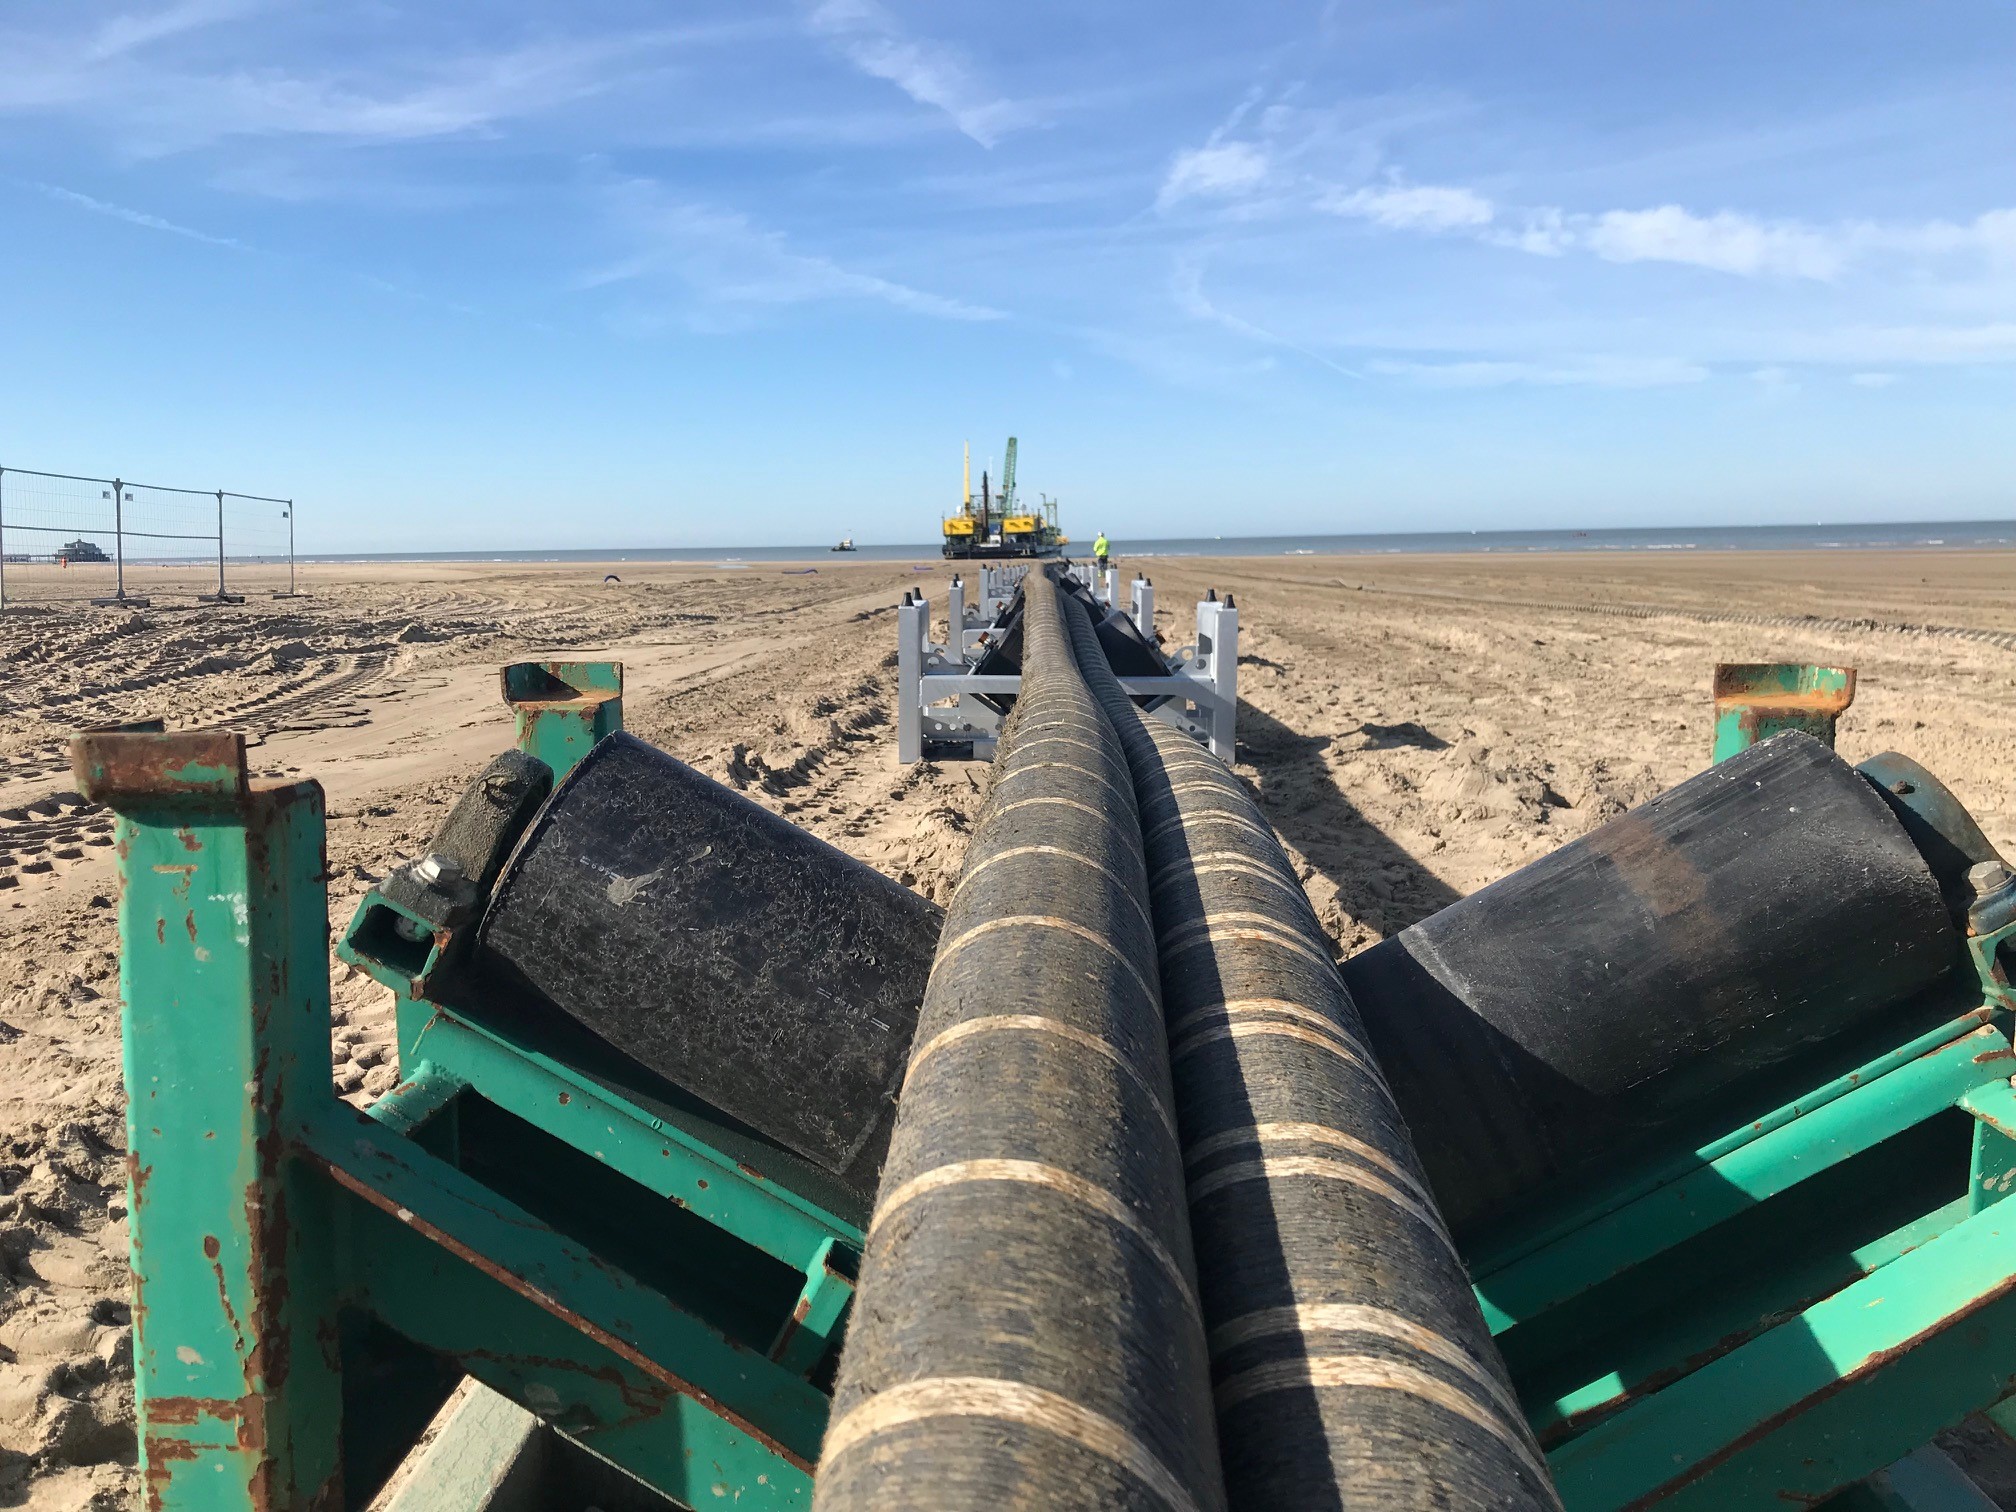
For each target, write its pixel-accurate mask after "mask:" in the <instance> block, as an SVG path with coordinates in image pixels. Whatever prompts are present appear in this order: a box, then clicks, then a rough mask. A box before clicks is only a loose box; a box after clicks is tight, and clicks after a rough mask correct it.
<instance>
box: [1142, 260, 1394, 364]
mask: <svg viewBox="0 0 2016 1512" xmlns="http://www.w3.org/2000/svg"><path fill="white" fill-rule="evenodd" d="M1170 292H1171V293H1172V294H1173V295H1174V296H1175V299H1176V303H1177V306H1178V307H1179V308H1180V309H1181V310H1182V311H1183V312H1184V313H1185V314H1186V315H1190V316H1192V317H1194V318H1195V319H1198V320H1203V321H1208V322H1210V323H1211V324H1212V325H1217V326H1222V327H1224V328H1225V329H1226V330H1228V331H1230V332H1232V333H1233V334H1234V335H1235V336H1244V337H1245V338H1246V339H1247V340H1249V341H1257V342H1260V343H1261V344H1262V345H1265V346H1273V347H1280V348H1282V349H1284V350H1286V351H1290V352H1294V353H1296V354H1297V355H1298V356H1301V357H1306V358H1308V359H1309V361H1311V362H1313V363H1315V364H1317V366H1319V367H1325V368H1328V369H1329V370H1330V371H1331V372H1333V373H1336V374H1337V375H1338V376H1339V377H1343V378H1362V377H1364V376H1365V375H1364V374H1363V373H1360V372H1358V371H1356V370H1355V369H1353V368H1348V367H1346V366H1344V364H1343V363H1341V362H1338V361H1337V360H1336V359H1335V358H1333V357H1326V356H1324V355H1323V354H1322V353H1321V352H1317V351H1313V350H1311V349H1310V348H1309V347H1307V346H1304V345H1303V344H1302V343H1300V342H1297V341H1291V340H1289V339H1288V338H1287V337H1285V336H1280V335H1277V334H1276V333H1274V332H1273V331H1270V330H1268V329H1266V328H1265V327H1264V326H1259V325H1255V324H1254V323H1253V322H1252V321H1250V320H1246V319H1243V318H1241V317H1240V316H1238V315H1234V314H1232V313H1231V312H1230V311H1227V310H1222V309H1220V308H1219V307H1218V306H1217V305H1215V304H1214V303H1212V301H1211V299H1210V298H1209V297H1208V296H1207V295H1206V294H1205V292H1204V267H1203V264H1202V263H1201V262H1199V261H1197V260H1196V259H1190V258H1186V259H1184V260H1182V261H1180V262H1178V263H1177V265H1176V272H1175V276H1174V277H1173V278H1171V279H1170Z"/></svg>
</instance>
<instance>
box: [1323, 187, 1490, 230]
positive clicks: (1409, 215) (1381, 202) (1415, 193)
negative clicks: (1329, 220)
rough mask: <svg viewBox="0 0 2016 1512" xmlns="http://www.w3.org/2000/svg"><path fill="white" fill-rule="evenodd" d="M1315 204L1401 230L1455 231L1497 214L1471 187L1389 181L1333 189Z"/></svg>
mask: <svg viewBox="0 0 2016 1512" xmlns="http://www.w3.org/2000/svg"><path fill="white" fill-rule="evenodd" d="M1316 203H1317V208H1318V209H1322V210H1328V211H1329V212H1330V213H1331V214H1333V215H1350V216H1358V217H1361V218H1362V219H1365V220H1369V221H1371V222H1373V223H1374V224H1376V225H1380V226H1386V227H1389V228H1391V229H1393V230H1400V231H1456V230H1467V229H1471V228H1474V227H1477V226H1488V225H1490V224H1491V220H1492V218H1493V216H1495V215H1496V214H1497V211H1496V209H1495V208H1494V207H1493V205H1492V203H1491V201H1490V200H1488V199H1486V198H1485V197H1484V196H1483V195H1481V194H1479V193H1477V191H1476V190H1474V189H1462V188H1451V187H1449V186H1446V185H1441V184H1402V183H1398V182H1395V183H1391V184H1383V185H1379V186H1377V187H1375V188H1365V189H1354V190H1352V191H1351V192H1349V193H1348V194H1347V193H1345V192H1344V191H1342V190H1333V191H1331V192H1329V193H1327V194H1324V195H1323V196H1322V197H1320V198H1319V199H1318V200H1317V202H1316Z"/></svg>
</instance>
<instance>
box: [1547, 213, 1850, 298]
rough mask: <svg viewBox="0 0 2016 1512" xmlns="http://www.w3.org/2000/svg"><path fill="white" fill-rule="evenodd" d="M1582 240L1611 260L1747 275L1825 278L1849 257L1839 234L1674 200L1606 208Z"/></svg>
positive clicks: (1592, 250) (1595, 219)
mask: <svg viewBox="0 0 2016 1512" xmlns="http://www.w3.org/2000/svg"><path fill="white" fill-rule="evenodd" d="M1580 241H1581V243H1582V245H1584V246H1586V247H1587V248H1588V249H1589V250H1590V251H1591V252H1594V253H1595V254H1596V255H1597V256H1598V257H1601V258H1606V259H1608V260H1609V261H1611V262H1672V263H1690V264H1692V265H1693V266H1695V267H1697V268H1713V269H1715V270H1717V271H1718V272H1722V273H1740V274H1745V275H1749V276H1756V275H1758V274H1782V275H1785V276H1787V277H1791V278H1814V279H1821V280H1827V279H1832V278H1834V277H1836V276H1838V275H1839V274H1840V272H1841V269H1842V267H1843V265H1844V264H1845V263H1846V261H1847V257H1848V249H1847V247H1846V245H1845V244H1844V239H1843V238H1841V237H1840V236H1838V235H1833V236H1830V235H1829V234H1827V233H1826V232H1824V231H1817V230H1814V229H1813V228H1811V227H1807V226H1801V225H1796V224H1792V223H1789V222H1776V223H1773V222H1768V221H1762V220H1758V219H1756V218H1754V217H1752V216H1747V215H1738V214H1735V213H1734V212H1732V211H1728V210H1722V211H1718V212H1716V213H1715V214H1713V215H1696V214H1694V213H1693V212H1692V211H1689V210H1685V209H1682V208H1681V207H1680V206H1678V205H1661V206H1659V207H1658V208H1656V209H1652V210H1608V211H1605V212H1604V213H1603V214H1601V215H1599V216H1597V217H1595V218H1594V219H1593V220H1592V221H1589V222H1587V223H1586V224H1585V225H1584V227H1583V229H1582V231H1581V236H1580Z"/></svg>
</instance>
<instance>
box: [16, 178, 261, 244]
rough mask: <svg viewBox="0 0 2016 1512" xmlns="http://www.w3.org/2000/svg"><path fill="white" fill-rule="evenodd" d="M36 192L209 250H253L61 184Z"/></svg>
mask: <svg viewBox="0 0 2016 1512" xmlns="http://www.w3.org/2000/svg"><path fill="white" fill-rule="evenodd" d="M31 187H32V188H33V189H34V190H35V191H36V193H38V194H42V195H46V196H47V197H48V198H50V199H52V200H55V201H56V202H57V203H58V204H62V205H69V206H72V207H73V208H75V209H78V210H88V211H90V212H91V213H92V214H93V215H105V216H110V217H111V218H112V219H113V220H122V221H125V222H126V223H127V224H128V225H130V226H144V227H146V229H148V230H149V231H165V232H166V233H167V234H168V235H170V236H180V237H184V238H186V239H188V240H189V241H195V242H202V243H203V244H204V245H205V246H210V247H229V248H231V249H233V250H234V251H239V252H246V251H250V250H251V249H250V248H249V247H247V246H246V245H245V243H244V242H242V241H239V240H238V239H237V238H236V237H234V236H213V235H211V234H210V233H209V232H208V231H198V230H196V229H195V228H194V227H193V226H184V225H181V224H179V223H178V222H175V221H171V220H165V219H163V218H162V217H161V216H158V215H150V214H148V213H147V212H146V211H145V210H134V209H130V208H128V207H127V206H125V205H115V204H113V203H112V202H111V201H109V200H101V199H93V198H92V197H91V196H90V195H88V194H79V193H78V192H77V191H76V190H75V189H65V188H63V187H62V186H61V185H59V184H34V185H32V186H31Z"/></svg>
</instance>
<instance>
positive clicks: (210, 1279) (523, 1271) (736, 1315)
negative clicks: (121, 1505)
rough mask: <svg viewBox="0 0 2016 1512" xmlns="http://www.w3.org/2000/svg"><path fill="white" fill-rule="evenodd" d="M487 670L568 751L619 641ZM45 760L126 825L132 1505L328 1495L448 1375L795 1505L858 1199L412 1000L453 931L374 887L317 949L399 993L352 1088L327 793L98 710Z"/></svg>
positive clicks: (554, 1419)
mask: <svg viewBox="0 0 2016 1512" xmlns="http://www.w3.org/2000/svg"><path fill="white" fill-rule="evenodd" d="M505 689H506V695H507V698H508V699H510V701H511V702H512V703H513V704H514V707H515V708H516V711H517V714H518V733H519V740H520V742H521V744H523V745H524V746H525V747H526V748H527V749H529V750H531V751H533V752H534V753H535V754H537V755H539V756H541V757H542V758H543V759H545V760H547V761H548V762H549V763H551V764H553V765H555V766H556V767H557V768H559V769H560V770H562V771H564V770H565V769H566V768H567V767H569V766H570V765H571V764H572V762H573V761H576V760H578V759H579V758H580V756H581V755H583V754H585V753H586V751H587V750H588V749H589V748H590V747H591V746H592V745H593V743H594V742H595V741H596V740H598V739H600V738H601V737H602V736H603V735H605V734H607V733H609V732H610V731H611V730H613V729H615V728H617V727H618V725H619V723H620V718H621V712H620V711H621V703H620V696H621V669H620V668H619V667H616V666H614V665H613V664H606V663H585V664H584V663H543V664H542V663H531V664H524V665H522V666H518V667H512V668H509V669H507V671H506V673H505ZM74 760H75V764H76V768H77V775H78V779H79V782H80V784H81V786H82V788H83V790H84V792H85V793H86V794H88V795H89V796H90V797H91V798H93V799H94V800H96V801H99V802H103V803H106V804H108V805H110V806H111V807H112V808H113V809H114V810H116V812H117V813H118V816H119V828H118V840H117V848H118V849H117V853H118V856H119V860H120V868H121V874H122V882H123V890H122V895H121V903H120V932H121V937H122V959H121V987H122V991H123V995H124V999H125V1010H124V1011H125V1017H124V1032H125V1056H126V1068H125V1069H126V1080H127V1086H128V1089H129V1099H128V1131H127V1132H128V1150H129V1152H130V1154H129V1157H128V1158H129V1172H130V1191H129V1197H130V1202H131V1207H130V1214H131V1217H130V1224H131V1243H132V1266H133V1274H134V1297H135V1305H134V1309H133V1316H134V1329H135V1340H134V1350H135V1374H136V1378H137V1393H138V1408H139V1429H140V1438H141V1470H142V1475H143V1478H144V1483H145V1488H146V1501H147V1505H148V1506H149V1507H150V1508H156V1509H161V1512H196V1509H204V1512H225V1509H238V1508H245V1509H259V1512H295V1509H311V1508H312V1509H332V1512H333V1509H337V1508H341V1507H345V1506H350V1505H355V1504H357V1501H358V1498H359V1497H360V1496H361V1495H362V1494H366V1493H368V1491H369V1490H370V1488H371V1486H372V1485H373V1484H375V1482H376V1481H377V1480H378V1479H379V1478H381V1477H382V1475H383V1473H384V1472H385V1471H386V1470H387V1469H389V1467H390V1466H391V1464H392V1463H394V1462H395V1461H396V1458H397V1456H398V1454H399V1453H400V1452H401V1451H402V1450H403V1448H404V1446H405V1444H407V1443H410V1441H411V1438H412V1437H413V1435H414V1434H415V1433H417V1431H418V1429H419V1428H420V1427H421V1426H422V1425H423V1424H424V1422H425V1419H426V1417H427V1415H428V1414H429V1413H430V1412H431V1411H432V1410H433V1407H434V1405H435V1404H436V1403H437V1402H438V1400H439V1396H440V1390H439V1389H438V1387H436V1388H435V1389H431V1390H430V1389H424V1388H426V1387H427V1386H429V1385H430V1384H431V1383H434V1382H436V1381H438V1382H439V1383H440V1384H441V1385H446V1384H448V1383H449V1380H450V1378H452V1377H458V1376H459V1375H460V1374H462V1373H465V1372H466V1373H467V1374H469V1375H472V1376H474V1377H476V1378H477V1379H478V1380H481V1381H483V1382H484V1383H485V1384H487V1385H489V1386H491V1387H494V1388H495V1389H497V1390H498V1391H500V1392H502V1393H504V1394H505V1395H507V1396H509V1397H511V1398H513V1399H515V1400H516V1401H518V1402H520V1403H523V1404H524V1405H525V1406H526V1407H528V1408H530V1409H531V1410H532V1411H534V1412H536V1413H537V1414H538V1415H539V1416H540V1417H542V1418H543V1419H545V1420H546V1421H547V1422H549V1423H551V1424H552V1425H553V1426H554V1427H556V1428H557V1429H559V1430H560V1431H561V1432H563V1433H565V1434H567V1435H568V1436H569V1437H570V1438H572V1439H574V1440H575V1441H576V1442H578V1443H580V1444H582V1445H583V1446H585V1447H586V1448H588V1449H590V1450H592V1451H593V1452H595V1453H596V1454H599V1455H601V1456H602V1457H604V1458H606V1459H608V1460H610V1461H612V1462H614V1463H615V1464H617V1465H619V1466H621V1467H623V1468H624V1469H626V1470H629V1471H630V1472H632V1473H633V1474H635V1475H637V1476H638V1477H639V1478H641V1479H643V1480H645V1481H647V1482H649V1483H650V1484H652V1485H654V1486H656V1487H658V1488H659V1489H661V1490H663V1491H664V1492H665V1493H667V1494H668V1495H670V1496H672V1497H674V1498H675V1499H677V1500H679V1501H681V1502H685V1503H687V1504H689V1505H694V1506H712V1505H715V1504H717V1503H718V1502H719V1501H721V1500H722V1499H723V1498H726V1499H728V1500H730V1501H732V1503H733V1505H735V1506H737V1507H743V1508H750V1507H754V1508H779V1509H781V1508H796V1507H803V1506H805V1505H806V1504H807V1503H808V1502H809V1500H810V1488H811V1468H812V1463H813V1460H814V1459H815V1458H816V1456H817V1454H818V1447H819V1440H820V1436H821V1434H822V1433H823V1431H824V1428H825V1422H826V1415H827V1409H828V1401H829V1398H828V1394H827V1389H826V1384H825V1376H826V1374H827V1373H829V1372H830V1367H831V1357H832V1353H833V1350H834V1346H835V1344H836V1342H837V1338H838V1335H839V1331H840V1327H841V1323H842V1320H843V1318H844V1315H845V1312H846V1307H847V1303H848V1300H849V1299H850V1298H851V1296H852V1280H851V1277H852V1275H853V1271H854V1256H855V1255H856V1254H857V1253H858V1247H859V1244H860V1240H861V1222H862V1220H863V1217H864V1216H865V1215H863V1214H862V1213H860V1212H859V1211H853V1210H850V1209H849V1206H848V1204H847V1203H846V1202H845V1201H840V1200H835V1198H834V1196H833V1194H831V1193H830V1192H827V1191H824V1190H815V1188H817V1187H818V1183H817V1182H816V1181H803V1180H799V1179H797V1178H798V1175H799V1173H798V1172H797V1171H796V1170H795V1169H793V1168H792V1163H791V1162H789V1161H788V1160H780V1161H779V1162H777V1163H776V1166H775V1168H771V1165H770V1162H769V1161H768V1160H767V1158H766V1152H765V1151H764V1150H763V1149H762V1148H761V1147H760V1146H758V1145H757V1144H756V1142H754V1141H752V1140H750V1139H749V1138H747V1137H746V1136H744V1135H741V1134H739V1133H738V1132H737V1131H734V1130H732V1129H727V1128H724V1127H719V1126H716V1125H714V1124H712V1123H711V1122H710V1120H709V1119H708V1118H707V1117H706V1116H705V1115H704V1111H703V1112H696V1111H695V1110H693V1109H690V1108H683V1107H677V1106H673V1105H671V1104H670V1103H659V1102H656V1101H654V1100H652V1099H651V1098H650V1097H648V1096H643V1095H635V1094H633V1093H631V1092H630V1091H628V1090H627V1089H625V1088H623V1087H621V1086H619V1085H616V1084H614V1083H612V1082H611V1081H610V1080H609V1079H608V1078H607V1077H605V1076H598V1075H597V1074H595V1073H594V1071H593V1070H592V1069H590V1068H586V1067H584V1066H583V1065H582V1064H578V1063H575V1062H571V1061H566V1060H561V1059H558V1058H556V1057H555V1056H553V1055H552V1054H550V1053H547V1052H545V1051H544V1050H542V1049H540V1048H538V1047H536V1045H534V1044H533V1043H531V1042H530V1041H529V1040H527V1039H526V1038H525V1037H523V1036H521V1035H518V1034H515V1033H513V1032H511V1031H510V1030H509V1029H508V1028H500V1027H499V1026H498V1025H497V1024H496V1023H493V1022H489V1021H487V1020H486V1018H485V1014H484V1011H483V1005H482V1004H458V1003H451V1002H443V1001H439V1000H438V999H423V998H422V997H421V996H420V991H421V990H422V989H424V987H425V985H426V979H427V973H428V971H429V969H430V968H431V966H432V965H433V964H434V963H435V962H436V961H437V959H438V957H439V955H440V953H441V951H442V950H443V949H444V948H447V946H448V945H449V944H450V943H452V942H447V941H439V940H435V939H433V938H431V937H430V936H429V935H428V934H427V932H426V931H425V927H424V926H421V925H420V924H419V921H417V920H415V921H412V922H413V925H414V926H418V927H412V928H409V929H407V930H405V931H403V932H402V931H400V930H397V929H394V928H388V927H387V925H388V924H389V923H391V922H392V921H390V920H388V918H387V917H386V915H385V914H384V913H383V910H384V909H386V908H388V907H389V906H390V905H388V904H387V903H386V901H385V900H384V899H383V898H382V897H380V896H378V895H377V894H375V893H374V894H372V895H370V896H367V898H366V899H365V900H364V902H363V904H362V905H361V906H360V908H359V910H358V914H357V918H356V920H355V921H354V922H353V924H352V926H351V930H350V931H349V933H348V935H347V936H346V938H345V941H344V942H343V944H342V946H341V947H340V953H341V954H342V955H343V957H344V958H345V959H346V960H349V961H352V962H354V963H355V964H357V965H358V966H360V967H362V968H363V969H365V970H366V971H369V972H370V973H371V974H372V975H374V976H375V977H377V978H378V979H379V980H381V981H384V982H386V983H387V984H388V985H389V986H391V987H392V989H393V990H394V992H395V993H397V994H398V995H399V1001H398V1008H399V1049H400V1066H401V1073H402V1077H403V1079H402V1081H401V1083H400V1084H399V1086H398V1087H397V1088H396V1089H395V1090H394V1091H392V1092H391V1093H389V1094H388V1095H387V1096H386V1097H384V1098H383V1099H381V1100H380V1101H379V1102H378V1103H377V1104H376V1105H375V1106H374V1107H373V1108H372V1109H371V1110H370V1112H369V1113H368V1114H364V1113H359V1112H357V1111H356V1110H354V1109H352V1108H350V1107H349V1106H348V1105H346V1104H345V1103H343V1102H341V1101H340V1100H339V1099H338V1098H337V1097H336V1096H335V1095H334V1093H333V1090H332V1087H331V1083H330V1074H331V1065H330V1018H329V984H328V969H327V965H326V962H327V949H328V894H327V876H326V871H325V863H324V860H323V839H324V826H323V804H322V793H321V789H320V788H319V787H318V786H317V785H316V784H315V783H313V782H263V781H258V780H255V779H253V778H252V777H251V776H250V775H249V774H248V770H247V766H246V760H245V748H244V741H243V738H242V737H241V736H238V735H235V734H227V733H220V732H197V733H184V734H162V733H160V731H159V728H158V726H157V727H155V728H154V729H151V730H149V729H143V728H134V729H125V730H105V731H96V732H92V733H89V734H86V735H84V736H82V737H80V738H79V739H78V740H77V742H76V744H75V746H74ZM374 941H377V942H387V941H389V942H396V943H397V945H398V946H399V947H400V948H399V949H397V950H394V951H392V952H391V955H392V959H389V960H388V959H386V958H385V956H384V955H382V954H381V953H379V952H378V951H377V950H375V949H374V948H373V942H374ZM479 1128H480V1130H481V1131H482V1150H483V1155H484V1156H485V1157H486V1158H484V1159H478V1158H476V1156H475V1154H474V1153H473V1147H474V1146H475V1144H476V1141H475V1139H474V1138H471V1139H468V1140H466V1141H465V1139H464V1138H463V1137H462V1136H463V1135H464V1133H465V1132H470V1133H473V1132H474V1131H475V1130H476V1129H479ZM556 1193H557V1195H556ZM626 1240H627V1243H628V1249H627V1250H625V1248H624V1245H625V1242H626ZM616 1252H621V1253H622V1255H623V1258H622V1260H621V1261H612V1260H611V1258H610V1256H611V1254H612V1253H616ZM346 1486H347V1488H348V1489H347V1490H346Z"/></svg>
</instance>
